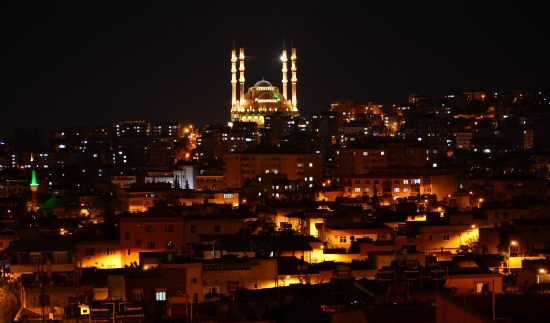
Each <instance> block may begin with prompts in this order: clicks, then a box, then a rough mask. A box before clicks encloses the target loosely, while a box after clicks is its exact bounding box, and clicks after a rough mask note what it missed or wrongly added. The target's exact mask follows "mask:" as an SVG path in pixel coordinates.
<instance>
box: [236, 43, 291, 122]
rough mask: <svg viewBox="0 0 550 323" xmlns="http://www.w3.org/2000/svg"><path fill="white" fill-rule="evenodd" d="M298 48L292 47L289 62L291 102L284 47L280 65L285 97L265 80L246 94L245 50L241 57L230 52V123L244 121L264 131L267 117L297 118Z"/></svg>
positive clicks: (240, 49) (241, 51) (241, 50)
mask: <svg viewBox="0 0 550 323" xmlns="http://www.w3.org/2000/svg"><path fill="white" fill-rule="evenodd" d="M296 58H297V57H296V48H295V47H294V46H292V52H291V57H290V61H291V63H292V65H291V73H292V77H291V79H290V82H291V89H292V90H291V91H292V98H291V99H288V93H287V85H288V78H287V76H288V57H287V52H286V49H284V47H283V52H282V55H281V61H282V63H283V68H282V70H281V71H282V74H283V75H282V93H281V92H280V91H279V88H278V87H276V86H273V85H272V84H271V83H270V82H268V81H266V80H263V79H262V80H260V81H258V82H256V84H254V86H253V87H250V88H248V92H246V93H245V91H244V90H245V77H244V71H245V67H244V62H245V55H244V47H242V46H241V47H240V48H239V56H238V57H237V53H236V50H235V49H233V50H232V52H231V122H236V121H244V122H247V121H248V122H256V123H257V124H258V126H260V127H263V126H264V123H265V116H267V115H270V114H273V113H276V112H282V113H285V114H288V115H290V116H292V117H295V116H298V115H299V113H298V107H297V99H296V83H297V81H298V79H297V78H296V71H297V68H296ZM237 61H238V63H239V69H238V72H239V79H238V83H239V99H238V100H237Z"/></svg>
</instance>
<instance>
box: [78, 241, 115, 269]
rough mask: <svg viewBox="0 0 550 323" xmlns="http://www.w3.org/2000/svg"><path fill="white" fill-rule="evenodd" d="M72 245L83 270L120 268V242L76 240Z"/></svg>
mask: <svg viewBox="0 0 550 323" xmlns="http://www.w3.org/2000/svg"><path fill="white" fill-rule="evenodd" d="M74 245H75V248H76V255H77V256H78V259H79V261H80V262H81V264H82V267H83V268H85V267H96V268H98V269H107V268H121V267H122V262H121V261H122V259H121V254H120V253H121V248H120V240H77V241H75V243H74Z"/></svg>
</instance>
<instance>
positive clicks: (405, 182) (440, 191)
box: [342, 168, 458, 198]
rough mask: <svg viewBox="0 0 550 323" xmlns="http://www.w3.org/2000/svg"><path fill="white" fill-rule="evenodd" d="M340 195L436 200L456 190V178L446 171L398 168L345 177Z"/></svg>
mask: <svg viewBox="0 0 550 323" xmlns="http://www.w3.org/2000/svg"><path fill="white" fill-rule="evenodd" d="M342 186H343V187H344V192H343V193H344V195H345V196H350V197H356V196H359V197H360V196H365V195H368V196H373V195H374V192H375V191H376V194H377V195H389V196H392V197H393V198H403V197H408V196H413V197H416V196H418V195H419V194H421V195H426V194H427V195H436V196H438V197H441V198H442V197H444V196H448V195H449V194H452V193H453V192H454V191H455V190H456V188H457V187H458V178H457V175H456V174H454V173H452V172H450V171H449V170H448V169H426V168H424V169H414V168H398V169H392V170H387V171H386V172H383V171H377V172H373V173H372V174H368V175H349V176H345V177H344V179H343V182H342Z"/></svg>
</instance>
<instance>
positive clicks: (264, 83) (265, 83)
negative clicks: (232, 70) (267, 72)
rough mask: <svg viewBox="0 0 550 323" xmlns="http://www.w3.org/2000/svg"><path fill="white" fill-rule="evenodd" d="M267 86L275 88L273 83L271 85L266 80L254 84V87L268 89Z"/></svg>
mask: <svg viewBox="0 0 550 323" xmlns="http://www.w3.org/2000/svg"><path fill="white" fill-rule="evenodd" d="M266 86H271V87H273V85H271V83H269V82H268V81H266V80H261V81H258V82H256V84H254V87H266Z"/></svg>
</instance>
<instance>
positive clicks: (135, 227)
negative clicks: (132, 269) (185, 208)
mask: <svg viewBox="0 0 550 323" xmlns="http://www.w3.org/2000/svg"><path fill="white" fill-rule="evenodd" d="M119 227H120V250H119V253H120V255H119V256H120V262H121V264H122V265H125V264H130V263H133V262H137V261H138V260H139V253H140V252H146V251H147V252H156V251H166V250H172V249H176V248H179V247H182V246H184V245H185V244H184V241H185V235H186V231H184V226H183V217H182V216H181V215H179V214H177V215H171V216H168V215H163V216H152V215H147V214H139V215H138V214H134V215H131V214H126V215H123V216H121V217H120V223H119Z"/></svg>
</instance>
